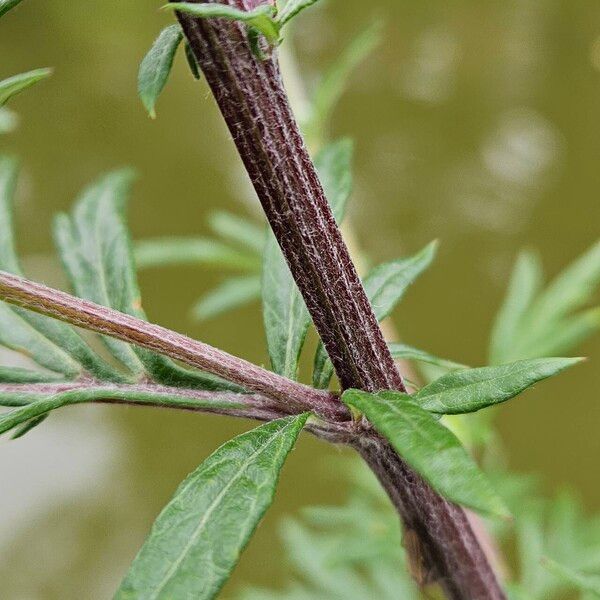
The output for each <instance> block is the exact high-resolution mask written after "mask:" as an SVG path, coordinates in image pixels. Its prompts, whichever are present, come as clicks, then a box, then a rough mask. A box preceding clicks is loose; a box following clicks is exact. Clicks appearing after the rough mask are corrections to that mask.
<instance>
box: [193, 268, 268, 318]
mask: <svg viewBox="0 0 600 600" xmlns="http://www.w3.org/2000/svg"><path fill="white" fill-rule="evenodd" d="M260 290H261V281H260V278H259V277H258V276H249V277H235V278H231V279H226V280H225V281H224V282H223V283H222V284H221V285H219V286H218V287H216V288H215V289H214V290H212V291H211V292H209V293H208V294H206V295H205V296H204V297H203V298H202V299H201V300H200V301H199V302H198V303H197V304H196V305H195V306H194V308H193V309H192V314H193V316H194V318H195V319H196V320H198V321H205V320H207V319H212V318H213V317H216V316H218V315H221V314H223V313H225V312H228V311H230V310H232V309H234V308H238V307H240V306H243V305H245V304H248V303H249V302H252V301H253V300H258V299H259V298H260Z"/></svg>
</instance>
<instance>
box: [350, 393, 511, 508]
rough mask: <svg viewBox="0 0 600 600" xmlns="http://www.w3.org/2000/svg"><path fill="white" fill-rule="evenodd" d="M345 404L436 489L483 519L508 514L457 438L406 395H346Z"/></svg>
mask: <svg viewBox="0 0 600 600" xmlns="http://www.w3.org/2000/svg"><path fill="white" fill-rule="evenodd" d="M342 400H343V402H344V403H345V404H347V405H349V406H352V407H354V408H356V409H358V410H360V411H361V412H363V413H364V414H365V415H366V417H367V418H368V419H369V421H370V422H371V423H372V424H373V426H374V427H375V428H376V429H377V431H379V433H381V434H382V435H383V436H385V437H386V438H387V439H388V440H389V441H390V443H391V444H392V446H393V447H394V449H395V450H396V451H397V452H398V454H399V455H400V456H401V457H402V458H403V459H404V460H405V461H406V462H407V463H408V464H409V465H410V466H411V467H412V468H413V469H415V470H416V471H417V472H418V473H419V474H420V475H421V476H422V477H423V478H424V479H425V480H426V481H427V482H428V483H429V484H430V485H431V486H432V487H433V488H434V489H435V490H436V491H438V492H439V493H440V494H442V495H443V496H444V497H446V498H448V499H449V500H450V501H452V502H455V503H457V504H460V505H463V506H467V507H469V508H472V509H473V510H475V511H478V512H481V513H483V514H487V515H496V516H503V517H506V516H508V511H507V509H506V507H505V506H504V503H503V502H502V500H501V499H500V497H499V496H498V495H497V494H496V493H495V491H494V490H493V488H492V486H491V485H490V483H489V482H488V480H487V478H486V477H485V475H484V474H483V473H482V472H481V471H480V470H479V467H478V466H477V465H476V464H475V462H474V461H473V459H472V458H471V457H470V456H469V455H468V453H467V451H466V450H465V449H464V448H463V447H462V445H461V443H460V442H459V441H458V438H457V437H456V436H455V435H454V434H453V433H452V432H451V431H450V430H449V429H447V428H446V427H444V426H443V425H442V424H441V423H440V422H439V421H437V420H436V419H435V417H434V416H432V415H431V414H430V413H428V412H427V411H426V410H424V409H423V408H421V407H420V406H418V405H417V404H415V403H414V402H413V401H412V400H411V399H410V397H409V396H407V395H406V394H402V393H399V392H379V393H377V394H369V393H367V392H363V391H360V390H348V391H346V392H344V394H343V396H342Z"/></svg>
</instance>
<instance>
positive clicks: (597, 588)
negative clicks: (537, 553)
mask: <svg viewBox="0 0 600 600" xmlns="http://www.w3.org/2000/svg"><path fill="white" fill-rule="evenodd" d="M542 565H543V566H544V567H545V568H546V569H547V570H548V571H550V573H552V574H553V575H554V576H555V577H558V578H559V579H562V580H564V581H565V582H567V583H568V584H570V585H572V586H574V587H575V588H576V589H578V590H580V591H581V592H588V593H590V594H592V595H593V596H594V597H596V598H600V575H598V574H596V575H590V574H587V573H580V572H579V571H576V570H574V569H571V568H569V567H566V566H564V565H561V564H559V563H557V562H556V561H554V560H552V559H550V558H543V559H542Z"/></svg>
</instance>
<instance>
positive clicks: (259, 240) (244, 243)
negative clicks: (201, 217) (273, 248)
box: [208, 210, 265, 256]
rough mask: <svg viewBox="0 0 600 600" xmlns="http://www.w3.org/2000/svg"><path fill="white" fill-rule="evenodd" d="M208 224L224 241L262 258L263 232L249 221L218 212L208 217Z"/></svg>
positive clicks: (262, 229) (221, 211)
mask: <svg viewBox="0 0 600 600" xmlns="http://www.w3.org/2000/svg"><path fill="white" fill-rule="evenodd" d="M208 224H209V226H210V228H211V229H212V230H213V231H214V232H215V233H216V234H217V235H218V236H220V237H222V238H223V239H224V240H226V241H228V242H231V243H232V244H235V245H237V246H238V247H241V248H243V249H245V250H250V251H252V252H253V253H255V254H256V255H258V256H262V252H263V249H264V247H265V231H264V228H263V227H261V226H259V225H257V224H256V223H253V222H252V221H250V219H247V218H244V217H239V216H238V215H234V214H232V213H229V212H225V211H223V210H219V211H216V212H214V213H212V214H211V215H210V217H209V219H208Z"/></svg>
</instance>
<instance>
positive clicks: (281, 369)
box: [262, 232, 311, 379]
mask: <svg viewBox="0 0 600 600" xmlns="http://www.w3.org/2000/svg"><path fill="white" fill-rule="evenodd" d="M262 301H263V320H264V324H265V334H266V336H267V347H268V349H269V356H270V358H271V368H272V369H273V371H275V373H279V374H280V375H283V376H284V377H288V378H290V379H296V377H297V374H298V373H297V372H298V361H299V359H300V352H301V351H302V346H303V345H304V340H305V339H306V334H307V332H308V328H309V326H310V323H311V319H310V315H309V313H308V309H307V308H306V305H305V304H304V300H303V298H302V295H301V294H300V291H299V290H298V287H297V286H296V282H295V281H294V278H293V277H292V275H291V273H290V270H289V267H288V265H287V263H286V262H285V259H284V258H283V254H282V253H281V249H280V248H279V245H278V244H277V240H276V239H275V236H274V235H273V234H272V233H271V232H269V235H268V239H267V245H266V248H265V253H264V258H263V274H262Z"/></svg>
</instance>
